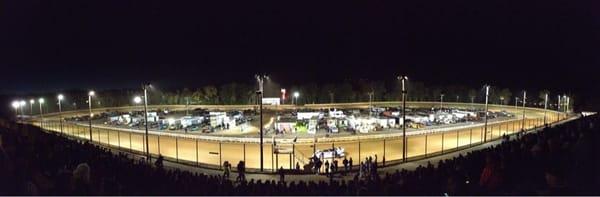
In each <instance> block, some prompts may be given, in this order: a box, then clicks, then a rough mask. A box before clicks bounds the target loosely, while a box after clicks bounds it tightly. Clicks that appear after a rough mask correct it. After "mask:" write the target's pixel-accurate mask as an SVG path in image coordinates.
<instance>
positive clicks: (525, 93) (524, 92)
mask: <svg viewBox="0 0 600 197" xmlns="http://www.w3.org/2000/svg"><path fill="white" fill-rule="evenodd" d="M526 102H527V91H525V90H523V123H522V126H521V130H522V131H525V103H526Z"/></svg>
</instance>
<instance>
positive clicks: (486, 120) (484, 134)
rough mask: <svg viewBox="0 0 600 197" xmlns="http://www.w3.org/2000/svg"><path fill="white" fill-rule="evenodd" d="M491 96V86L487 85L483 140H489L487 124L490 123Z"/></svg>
mask: <svg viewBox="0 0 600 197" xmlns="http://www.w3.org/2000/svg"><path fill="white" fill-rule="evenodd" d="M489 97H490V86H489V85H485V116H484V117H485V123H484V126H483V142H486V141H487V124H488V101H489Z"/></svg>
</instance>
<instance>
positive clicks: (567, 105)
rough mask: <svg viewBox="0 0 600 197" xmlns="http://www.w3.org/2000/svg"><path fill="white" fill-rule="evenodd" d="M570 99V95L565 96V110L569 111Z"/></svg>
mask: <svg viewBox="0 0 600 197" xmlns="http://www.w3.org/2000/svg"><path fill="white" fill-rule="evenodd" d="M570 100H571V97H568V96H567V104H566V106H565V109H566V112H567V113H569V101H570Z"/></svg>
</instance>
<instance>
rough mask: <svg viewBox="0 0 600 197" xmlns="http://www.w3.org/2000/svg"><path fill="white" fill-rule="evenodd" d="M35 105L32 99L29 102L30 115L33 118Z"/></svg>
mask: <svg viewBox="0 0 600 197" xmlns="http://www.w3.org/2000/svg"><path fill="white" fill-rule="evenodd" d="M34 103H35V100H33V99H31V100H29V115H31V116H33V104H34Z"/></svg>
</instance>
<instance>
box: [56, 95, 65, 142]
mask: <svg viewBox="0 0 600 197" xmlns="http://www.w3.org/2000/svg"><path fill="white" fill-rule="evenodd" d="M57 98H58V118H59V124H60V133H63V123H62V122H63V120H62V106H61V101H62V100H63V99H64V98H65V97H64V96H63V95H62V94H58V96H57Z"/></svg>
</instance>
